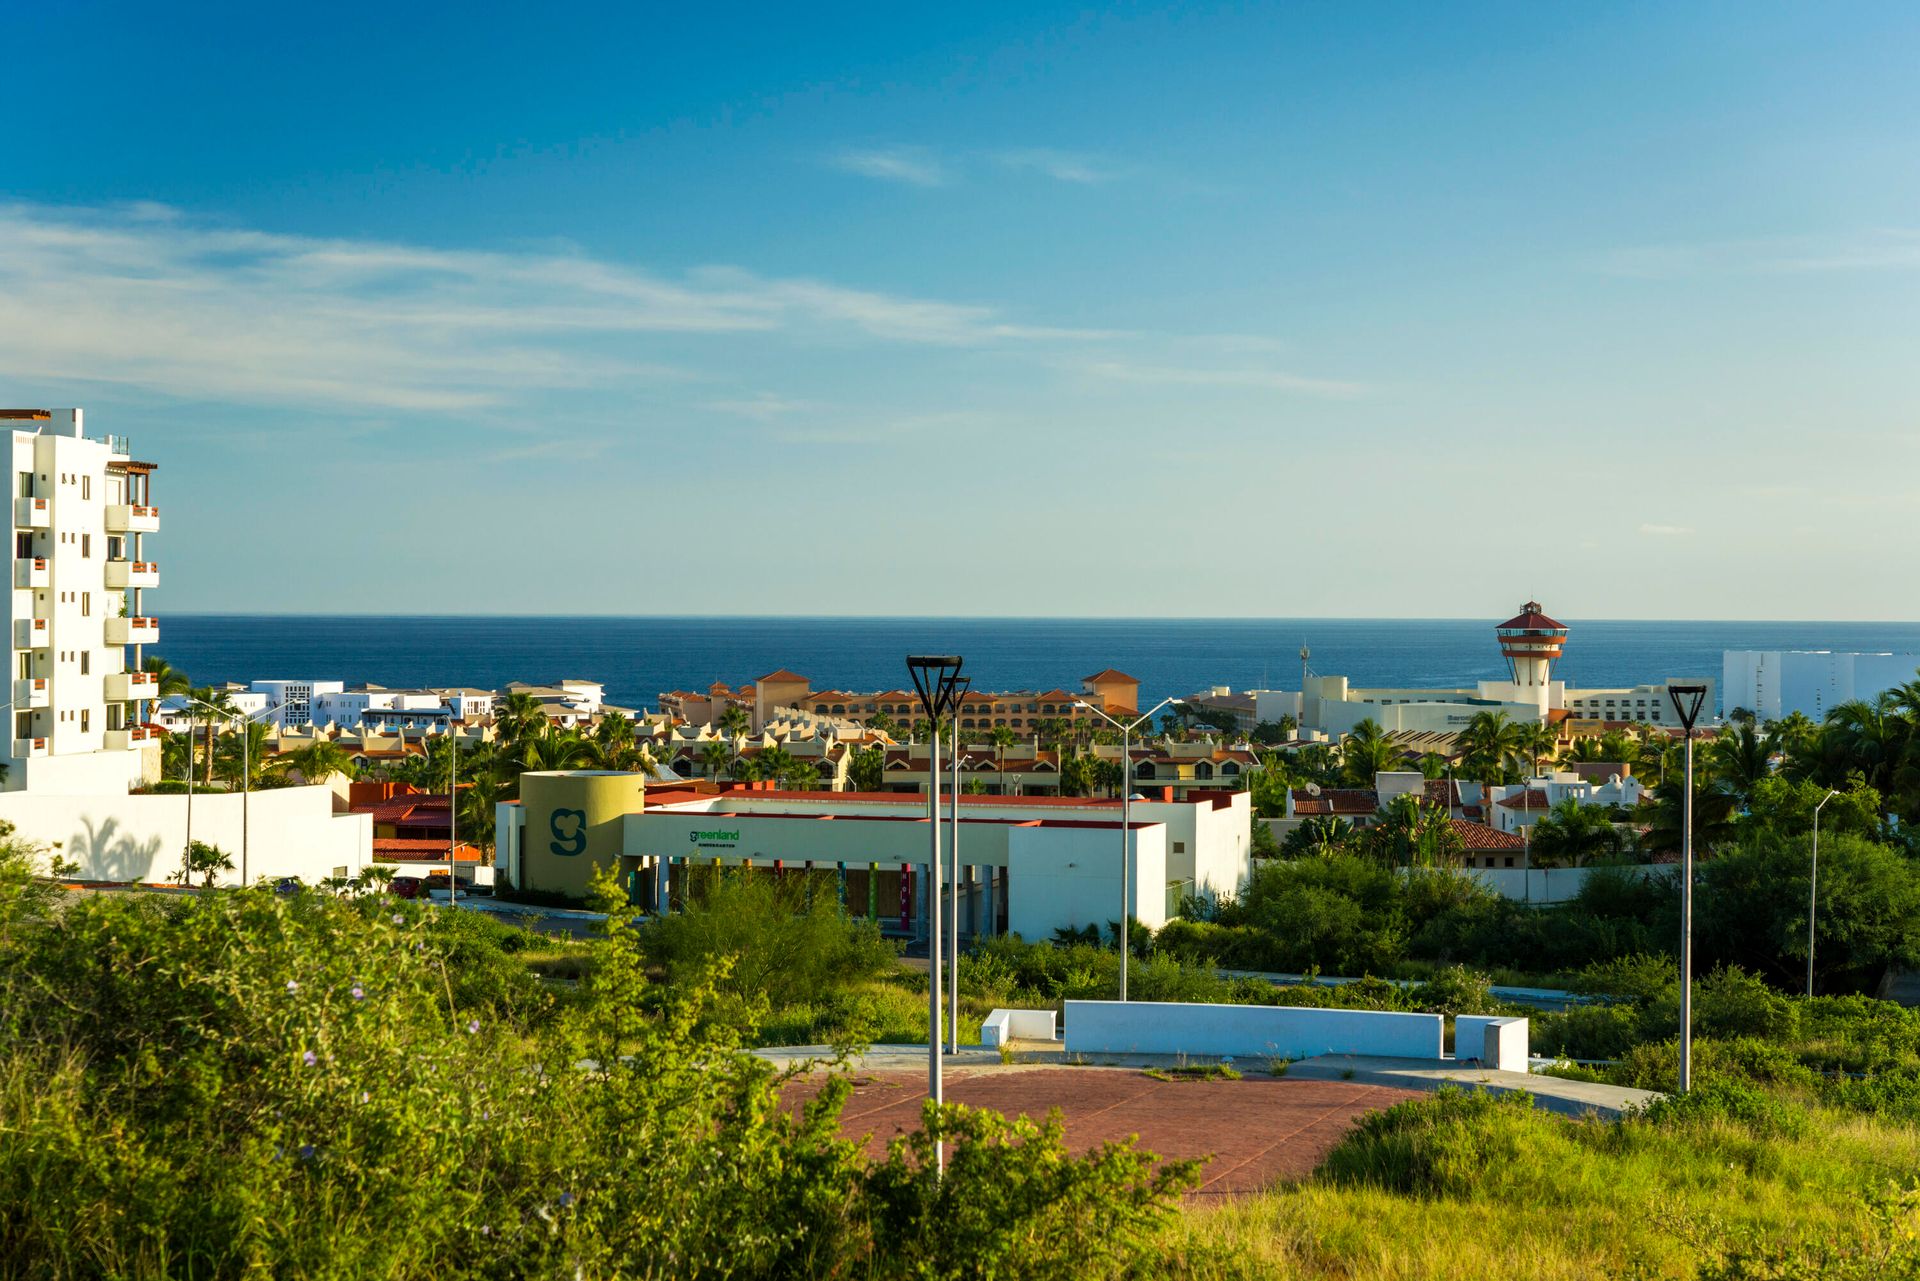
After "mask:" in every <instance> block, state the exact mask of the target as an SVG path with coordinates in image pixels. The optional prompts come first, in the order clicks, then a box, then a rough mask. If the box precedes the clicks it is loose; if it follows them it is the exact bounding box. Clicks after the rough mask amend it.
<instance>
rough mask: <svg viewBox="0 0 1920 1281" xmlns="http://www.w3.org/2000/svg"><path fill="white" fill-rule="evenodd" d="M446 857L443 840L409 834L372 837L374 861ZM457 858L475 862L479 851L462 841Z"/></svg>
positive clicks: (393, 861)
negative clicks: (419, 837) (417, 837)
mask: <svg viewBox="0 0 1920 1281" xmlns="http://www.w3.org/2000/svg"><path fill="white" fill-rule="evenodd" d="M446 857H447V843H446V842H445V841H436V840H431V839H416V838H414V837H410V836H376V837H374V838H373V858H374V861H375V862H376V863H435V862H444V861H446ZM457 858H458V861H459V862H462V863H477V862H479V861H480V851H479V850H478V849H475V848H474V847H473V846H471V845H468V844H467V843H466V842H464V841H463V842H461V843H460V845H459V847H458V850H457Z"/></svg>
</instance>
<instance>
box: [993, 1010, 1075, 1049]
mask: <svg viewBox="0 0 1920 1281" xmlns="http://www.w3.org/2000/svg"><path fill="white" fill-rule="evenodd" d="M1057 1039H1059V1037H1058V1033H1056V1032H1055V1030H1054V1012H1053V1011H1052V1010H995V1011H993V1013H991V1014H989V1015H987V1017H986V1019H985V1020H984V1021H982V1022H981V1024H980V1044H982V1045H984V1046H986V1047H987V1048H988V1049H989V1050H997V1049H999V1048H1000V1047H1001V1046H1003V1045H1005V1044H1006V1043H1007V1042H1008V1041H1053V1040H1057Z"/></svg>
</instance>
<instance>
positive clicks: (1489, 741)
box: [1459, 712, 1521, 783]
mask: <svg viewBox="0 0 1920 1281" xmlns="http://www.w3.org/2000/svg"><path fill="white" fill-rule="evenodd" d="M1520 733H1521V727H1520V726H1518V725H1516V724H1514V723H1513V722H1512V721H1511V720H1509V719H1508V718H1507V714H1506V713H1505V712H1476V713H1475V714H1474V717H1473V719H1472V720H1470V721H1468V722H1467V727H1466V728H1465V729H1464V730H1462V731H1460V738H1459V747H1460V749H1461V761H1460V765H1461V772H1462V773H1464V774H1466V775H1467V777H1469V778H1472V779H1475V780H1477V781H1479V782H1482V783H1503V782H1505V781H1506V778H1507V774H1508V773H1509V772H1510V771H1511V769H1512V762H1513V758H1514V757H1516V756H1518V755H1519V754H1520Z"/></svg>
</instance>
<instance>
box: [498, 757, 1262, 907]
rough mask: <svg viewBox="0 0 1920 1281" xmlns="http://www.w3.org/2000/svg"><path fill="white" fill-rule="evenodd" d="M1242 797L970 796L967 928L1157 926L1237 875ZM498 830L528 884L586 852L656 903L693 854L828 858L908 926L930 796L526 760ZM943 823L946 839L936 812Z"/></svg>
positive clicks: (847, 895)
mask: <svg viewBox="0 0 1920 1281" xmlns="http://www.w3.org/2000/svg"><path fill="white" fill-rule="evenodd" d="M945 804H946V802H945V801H943V802H942V808H943V810H944V808H945ZM1250 806H1251V799H1250V797H1249V796H1248V794H1247V793H1245V792H1226V791H1221V792H1212V793H1206V794H1199V795H1194V796H1191V797H1189V798H1188V799H1185V800H1180V801H1171V800H1148V801H1135V802H1133V806H1132V814H1131V823H1130V824H1129V826H1128V827H1127V828H1126V829H1125V831H1124V832H1123V830H1122V828H1121V822H1120V820H1121V805H1120V802H1119V801H1117V800H1095V799H1089V798H1082V797H1050V796H1049V797H1040V796H1020V797H1008V796H963V797H961V799H960V860H959V861H960V865H961V874H960V903H961V920H962V932H963V933H968V934H985V933H994V932H999V931H1002V930H1011V931H1013V932H1015V933H1019V934H1023V935H1025V936H1026V937H1028V938H1046V937H1049V936H1050V935H1051V934H1052V932H1053V931H1054V930H1056V929H1061V928H1085V927H1086V926H1089V925H1093V926H1099V927H1101V928H1102V929H1103V930H1104V928H1105V926H1106V924H1107V922H1110V921H1114V920H1117V919H1119V916H1120V910H1121V904H1122V903H1123V902H1125V903H1126V904H1127V910H1128V911H1129V913H1130V914H1131V915H1132V916H1133V917H1134V918H1135V919H1136V920H1138V921H1140V922H1141V923H1142V924H1145V925H1147V926H1149V927H1153V928H1158V927H1159V926H1161V925H1163V924H1165V923H1166V921H1167V920H1168V919H1169V918H1170V917H1171V916H1172V915H1173V914H1174V912H1175V911H1177V909H1178V905H1179V900H1180V899H1181V898H1182V897H1184V896H1186V895H1189V894H1192V895H1200V896H1218V895H1222V894H1234V893H1238V892H1239V891H1240V890H1241V889H1242V888H1244V886H1245V883H1246V879H1247V876H1248V873H1249V872H1250V870H1251V859H1252V809H1251V808H1250ZM945 822H946V820H945V819H944V818H943V819H942V823H943V825H944V824H945ZM495 831H496V841H497V845H496V853H495V860H496V865H497V866H498V868H499V869H500V870H501V871H503V872H504V873H505V874H506V875H507V876H508V877H509V878H510V879H511V881H512V883H513V884H514V885H516V886H519V887H521V888H524V889H533V890H549V891H558V892H561V893H566V894H573V895H580V894H583V893H584V892H585V890H586V885H587V876H588V872H589V871H590V870H591V869H592V868H593V867H595V866H603V867H616V866H617V867H618V868H619V869H620V871H621V872H622V873H623V875H625V876H626V878H627V882H628V891H629V894H630V895H631V896H632V897H633V899H634V901H635V902H638V903H640V904H642V905H643V906H647V907H651V908H654V909H656V910H657V909H659V908H660V907H661V906H663V905H668V904H671V903H672V902H674V901H677V899H678V897H679V896H680V895H681V894H682V893H683V892H684V891H685V889H686V887H687V885H688V877H689V876H690V875H693V874H695V873H697V872H698V871H699V870H700V869H702V868H708V867H714V866H731V867H741V866H743V865H744V866H750V867H756V868H761V869H765V870H766V871H767V872H769V873H771V874H776V875H777V874H781V873H783V872H787V871H793V872H798V871H801V870H812V871H816V872H831V873H833V874H834V876H835V878H836V880H837V882H838V884H839V886H840V893H841V895H842V899H843V901H844V902H845V903H846V905H847V907H848V910H850V911H854V912H856V913H865V914H870V915H872V916H874V917H875V918H876V919H879V920H881V921H883V922H886V923H887V925H888V927H889V928H897V929H899V930H901V931H903V932H906V933H909V934H914V933H919V932H921V931H922V930H923V929H924V926H925V920H926V912H927V904H928V897H927V894H926V885H927V878H926V875H925V873H926V865H927V856H928V833H927V803H926V800H925V799H924V798H923V797H917V796H912V795H898V794H894V793H888V792H781V791H772V790H768V789H767V788H765V787H762V786H759V785H755V784H746V785H741V786H736V787H734V788H730V789H728V790H725V791H717V790H715V789H713V788H711V787H706V788H699V787H694V786H686V787H673V786H671V785H669V786H666V787H659V786H648V785H647V784H646V783H645V782H644V780H642V779H641V777H640V776H639V775H636V774H628V773H610V772H603V771H594V770H575V771H557V772H550V773H529V774H525V775H522V777H521V799H520V800H519V801H515V802H509V803H506V804H503V805H501V806H500V807H499V808H498V813H497V822H496V828H495ZM942 835H943V842H944V839H945V837H946V832H945V830H944V827H943V834H942ZM1123 846H1124V848H1125V850H1126V860H1127V866H1128V869H1129V874H1128V884H1127V893H1126V895H1125V896H1124V898H1123V896H1122V892H1121V865H1122V864H1121V858H1122V854H1121V850H1122V847H1123Z"/></svg>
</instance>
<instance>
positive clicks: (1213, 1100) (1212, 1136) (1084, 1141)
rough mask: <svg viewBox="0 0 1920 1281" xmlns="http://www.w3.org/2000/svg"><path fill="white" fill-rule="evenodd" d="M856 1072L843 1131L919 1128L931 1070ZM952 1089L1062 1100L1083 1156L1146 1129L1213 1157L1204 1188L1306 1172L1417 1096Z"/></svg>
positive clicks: (1019, 1084) (1144, 1084)
mask: <svg viewBox="0 0 1920 1281" xmlns="http://www.w3.org/2000/svg"><path fill="white" fill-rule="evenodd" d="M855 1080H856V1082H857V1083H858V1084H857V1085H856V1087H855V1089H854V1092H853V1097H852V1098H851V1099H849V1100H848V1101H847V1107H846V1111H845V1112H844V1113H843V1114H842V1116H841V1127H842V1129H843V1131H844V1132H845V1133H848V1134H856V1135H857V1134H864V1135H866V1136H867V1150H868V1151H869V1152H870V1153H872V1154H874V1155H876V1156H877V1155H879V1154H881V1153H883V1152H885V1150H886V1145H887V1141H888V1140H889V1139H891V1138H893V1137H894V1136H895V1135H897V1134H902V1133H905V1132H906V1131H908V1130H910V1129H917V1128H918V1127H919V1124H920V1103H921V1100H922V1099H923V1098H925V1096H926V1088H927V1078H926V1077H925V1076H924V1075H914V1074H909V1073H903V1072H877V1073H860V1074H858V1075H857V1076H856V1077H855ZM817 1088H818V1086H817V1084H816V1083H814V1082H809V1081H796V1082H794V1083H793V1084H792V1085H791V1086H790V1087H789V1097H790V1098H791V1099H793V1100H794V1101H795V1102H796V1103H797V1102H798V1101H799V1100H800V1099H803V1098H807V1097H811V1095H812V1094H813V1093H814V1092H815V1090H817ZM946 1095H947V1101H948V1102H950V1103H965V1104H967V1105H968V1106H969V1107H981V1108H992V1109H993V1110H994V1111H996V1112H1002V1113H1006V1114H1008V1115H1020V1114H1025V1115H1028V1116H1033V1117H1044V1116H1045V1115H1046V1114H1047V1112H1048V1111H1049V1110H1050V1109H1053V1108H1058V1109H1059V1110H1060V1113H1061V1116H1062V1118H1063V1119H1064V1121H1065V1122H1066V1130H1067V1143H1068V1145H1069V1146H1070V1147H1072V1148H1073V1150H1074V1151H1076V1152H1082V1151H1085V1150H1087V1149H1089V1148H1091V1147H1094V1146H1095V1145H1097V1144H1100V1143H1105V1142H1108V1141H1110V1140H1113V1139H1123V1138H1126V1137H1127V1136H1128V1135H1130V1134H1137V1135H1139V1136H1140V1146H1141V1147H1143V1148H1145V1149H1146V1150H1147V1151H1149V1152H1153V1153H1155V1154H1157V1155H1159V1156H1163V1157H1210V1158H1211V1159H1210V1160H1209V1161H1208V1162H1207V1165H1206V1168H1205V1169H1204V1170H1203V1171H1202V1172H1201V1179H1202V1183H1201V1186H1200V1187H1199V1188H1198V1189H1197V1190H1196V1191H1195V1193H1194V1195H1195V1196H1228V1195H1232V1194H1235V1193H1243V1192H1257V1191H1260V1190H1261V1189H1263V1188H1266V1187H1268V1186H1270V1185H1271V1184H1273V1183H1274V1182H1275V1181H1276V1180H1279V1179H1283V1178H1292V1177H1299V1176H1301V1175H1304V1174H1307V1173H1308V1172H1310V1171H1311V1170H1312V1169H1313V1168H1314V1167H1315V1166H1316V1165H1318V1164H1319V1163H1320V1160H1321V1158H1322V1157H1324V1156H1325V1155H1326V1154H1327V1152H1328V1151H1329V1150H1331V1149H1332V1148H1333V1146H1334V1145H1335V1144H1336V1143H1338V1142H1339V1141H1340V1139H1341V1137H1342V1136H1343V1135H1345V1134H1346V1132H1347V1131H1348V1130H1349V1129H1350V1128H1352V1126H1353V1122H1354V1120H1355V1118H1357V1117H1358V1116H1359V1115H1360V1114H1361V1113H1363V1112H1370V1111H1375V1110H1377V1109H1380V1108H1385V1107H1391V1106H1392V1105H1393V1104H1395V1103H1398V1102H1399V1101H1400V1100H1402V1099H1411V1098H1417V1097H1419V1096H1418V1092H1417V1091H1414V1090H1396V1089H1390V1088H1388V1087H1386V1086H1379V1085H1359V1084H1356V1083H1353V1082H1349V1081H1289V1080H1285V1079H1274V1078H1269V1077H1252V1076H1249V1077H1246V1078H1243V1079H1241V1080H1238V1081H1156V1080H1154V1079H1153V1078H1151V1077H1149V1076H1146V1075H1144V1074H1143V1073H1141V1072H1139V1071H1135V1070H1129V1069H1122V1068H1034V1069H1029V1070H1026V1071H1005V1070H1000V1071H987V1072H979V1073H971V1072H966V1071H964V1070H961V1071H952V1072H949V1074H948V1076H947V1081H946Z"/></svg>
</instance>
